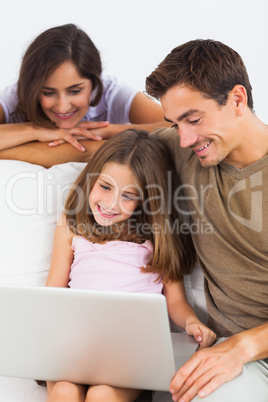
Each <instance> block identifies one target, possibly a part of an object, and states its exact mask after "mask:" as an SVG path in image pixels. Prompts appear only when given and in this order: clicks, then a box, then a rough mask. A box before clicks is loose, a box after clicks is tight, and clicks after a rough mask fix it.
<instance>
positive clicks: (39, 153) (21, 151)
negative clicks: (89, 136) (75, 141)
mask: <svg viewBox="0 0 268 402" xmlns="http://www.w3.org/2000/svg"><path fill="white" fill-rule="evenodd" d="M103 143H104V141H91V140H85V141H81V144H83V146H84V148H85V152H81V151H78V150H77V149H76V148H74V147H73V146H72V145H70V144H68V143H64V144H62V145H59V146H57V147H49V146H48V144H47V143H42V142H29V143H28V144H23V145H20V146H16V147H13V148H9V149H5V150H2V151H0V159H12V160H20V161H24V162H29V163H34V164H37V165H41V166H44V167H46V168H49V167H51V166H53V165H58V164H60V163H66V162H87V161H88V159H89V158H90V157H91V156H92V155H93V154H94V153H95V152H96V151H97V149H98V148H99V147H100V146H101V145H102V144H103Z"/></svg>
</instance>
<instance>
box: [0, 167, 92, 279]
mask: <svg viewBox="0 0 268 402" xmlns="http://www.w3.org/2000/svg"><path fill="white" fill-rule="evenodd" d="M84 166H85V163H79V162H69V163H65V164H62V165H55V166H53V167H51V168H50V169H46V168H44V167H42V166H39V165H34V164H30V163H26V162H21V161H13V160H12V161H11V160H0V171H1V174H0V188H1V192H0V207H1V231H0V244H1V251H2V252H1V266H0V284H15V285H33V286H43V285H45V282H46V277H47V273H48V269H49V265H50V259H51V253H52V245H53V235H54V230H55V227H56V222H57V218H58V216H59V215H60V213H61V212H62V210H63V206H64V203H65V200H66V197H67V194H68V192H69V190H70V187H71V185H72V183H73V182H74V180H75V179H76V177H77V176H78V174H79V173H80V172H81V171H82V169H83V168H84Z"/></svg>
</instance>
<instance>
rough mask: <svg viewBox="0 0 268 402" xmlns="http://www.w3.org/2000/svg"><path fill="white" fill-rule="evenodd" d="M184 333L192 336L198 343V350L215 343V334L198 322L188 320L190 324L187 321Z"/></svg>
mask: <svg viewBox="0 0 268 402" xmlns="http://www.w3.org/2000/svg"><path fill="white" fill-rule="evenodd" d="M185 331H186V332H187V334H189V335H192V336H194V338H195V340H196V341H197V342H199V345H200V349H202V348H207V347H208V346H211V345H212V344H213V343H214V342H215V341H216V334H215V333H214V332H213V331H211V329H209V328H208V327H206V326H205V325H204V324H202V323H201V322H200V321H199V320H198V321H192V320H190V322H188V320H187V321H186V326H185Z"/></svg>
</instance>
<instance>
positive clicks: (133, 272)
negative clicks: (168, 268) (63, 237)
mask: <svg viewBox="0 0 268 402" xmlns="http://www.w3.org/2000/svg"><path fill="white" fill-rule="evenodd" d="M72 249H73V251H74V260H73V264H72V266H71V272H70V282H69V286H70V287H71V288H77V289H89V290H107V291H119V292H144V293H161V292H162V288H163V285H162V282H161V280H158V281H157V276H158V275H156V274H152V273H149V272H148V273H146V272H141V267H142V266H143V267H146V265H147V263H148V262H149V260H150V258H151V256H152V252H153V246H152V244H151V242H149V241H146V242H145V243H143V244H137V243H131V242H125V241H109V242H107V243H105V244H98V243H91V242H90V241H88V240H86V239H85V238H84V237H82V236H75V237H74V238H73V242H72Z"/></svg>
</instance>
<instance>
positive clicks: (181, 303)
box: [164, 281, 216, 348]
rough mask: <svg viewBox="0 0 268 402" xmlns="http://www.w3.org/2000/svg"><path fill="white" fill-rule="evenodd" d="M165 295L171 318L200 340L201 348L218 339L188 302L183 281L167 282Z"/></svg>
mask: <svg viewBox="0 0 268 402" xmlns="http://www.w3.org/2000/svg"><path fill="white" fill-rule="evenodd" d="M164 295H165V296H166V299H167V307H168V313H169V316H170V318H171V320H172V321H173V322H174V324H176V325H178V326H179V327H180V328H182V329H184V330H185V331H186V332H187V333H188V334H189V335H193V336H194V338H195V339H196V340H197V342H199V344H200V348H204V347H207V346H210V345H211V344H212V343H213V342H214V341H215V340H216V335H215V333H214V332H213V331H211V330H210V329H209V328H208V327H206V326H205V325H204V324H202V323H201V321H200V320H199V319H198V317H197V315H196V313H195V312H194V309H193V308H192V306H191V305H190V304H189V303H188V301H187V298H186V294H185V288H184V283H183V281H178V282H171V281H169V282H168V283H166V284H165V285H164Z"/></svg>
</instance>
